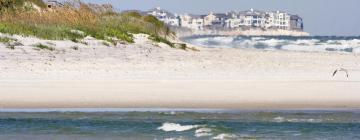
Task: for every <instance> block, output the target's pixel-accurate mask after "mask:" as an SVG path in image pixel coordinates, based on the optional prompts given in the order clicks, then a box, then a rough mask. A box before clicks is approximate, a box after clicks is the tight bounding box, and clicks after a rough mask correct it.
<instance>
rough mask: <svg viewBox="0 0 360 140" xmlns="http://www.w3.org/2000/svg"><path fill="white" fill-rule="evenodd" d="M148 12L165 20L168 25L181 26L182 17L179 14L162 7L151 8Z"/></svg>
mask: <svg viewBox="0 0 360 140" xmlns="http://www.w3.org/2000/svg"><path fill="white" fill-rule="evenodd" d="M147 14H148V15H152V16H155V17H156V18H158V19H159V20H160V21H163V22H164V23H166V24H168V25H171V26H180V19H179V17H178V16H177V15H174V14H172V13H170V12H168V11H166V10H163V9H161V8H160V7H157V8H154V9H151V10H149V11H148V12H147Z"/></svg>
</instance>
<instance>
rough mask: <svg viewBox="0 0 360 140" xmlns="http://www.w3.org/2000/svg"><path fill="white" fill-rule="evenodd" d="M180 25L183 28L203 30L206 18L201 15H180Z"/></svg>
mask: <svg viewBox="0 0 360 140" xmlns="http://www.w3.org/2000/svg"><path fill="white" fill-rule="evenodd" d="M180 25H181V27H186V28H190V29H195V30H203V29H204V17H203V16H201V15H190V14H184V15H180Z"/></svg>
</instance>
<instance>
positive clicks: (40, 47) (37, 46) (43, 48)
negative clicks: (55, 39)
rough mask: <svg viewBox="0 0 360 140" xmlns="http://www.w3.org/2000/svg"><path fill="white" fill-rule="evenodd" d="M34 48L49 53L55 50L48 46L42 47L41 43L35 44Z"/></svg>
mask: <svg viewBox="0 0 360 140" xmlns="http://www.w3.org/2000/svg"><path fill="white" fill-rule="evenodd" d="M34 47H35V48H37V49H39V50H49V51H54V50H55V48H53V47H49V46H47V45H44V44H41V43H40V44H36V45H35V46H34Z"/></svg>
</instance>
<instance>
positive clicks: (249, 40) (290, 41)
mask: <svg viewBox="0 0 360 140" xmlns="http://www.w3.org/2000/svg"><path fill="white" fill-rule="evenodd" d="M183 40H184V41H186V42H188V43H190V44H194V45H198V46H203V47H209V48H228V47H231V48H253V49H263V50H290V51H307V52H345V53H360V37H337V36H315V37H284V36H278V37H245V36H235V37H234V36H196V37H187V38H183Z"/></svg>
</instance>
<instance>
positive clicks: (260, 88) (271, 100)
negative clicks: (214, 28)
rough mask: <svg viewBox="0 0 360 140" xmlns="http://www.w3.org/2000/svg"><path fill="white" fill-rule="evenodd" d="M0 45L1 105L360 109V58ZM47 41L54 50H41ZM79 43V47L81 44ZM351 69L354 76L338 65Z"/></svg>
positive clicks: (146, 46)
mask: <svg viewBox="0 0 360 140" xmlns="http://www.w3.org/2000/svg"><path fill="white" fill-rule="evenodd" d="M15 38H17V39H18V40H20V41H21V43H22V44H23V45H22V46H15V49H14V50H12V49H9V48H6V47H5V46H4V45H0V107H1V108H81V107H86V108H100V107H102V108H103V107H104V108H113V107H115V108H117V107H121V108H123V107H124V108H125V107H131V108H132V107H134V108H137V107H139V108H143V107H149V108H157V107H159V108H233V109H242V108H249V109H251V108H359V107H360V92H359V91H360V55H358V54H351V53H334V52H332V53H324V52H292V51H264V50H255V49H233V48H217V49H215V48H214V49H209V48H198V49H199V50H200V51H192V50H187V51H184V50H181V49H174V48H170V47H168V46H166V45H164V44H156V43H153V42H150V41H149V40H147V39H146V37H144V36H142V35H137V39H136V40H135V41H136V43H135V44H130V45H118V46H110V47H108V46H105V45H103V44H102V42H100V41H97V40H93V39H91V38H87V39H85V40H84V42H87V44H88V45H84V44H81V43H74V42H71V41H46V40H39V39H36V38H29V37H28V38H23V37H20V36H15ZM38 42H41V43H44V44H48V45H50V46H52V47H54V48H55V50H54V51H50V50H36V49H34V47H33V46H32V45H34V44H36V43H38ZM74 46H77V49H74ZM339 67H344V68H346V69H348V70H349V73H350V77H349V78H346V77H345V74H344V73H341V72H340V73H338V75H336V76H335V77H332V73H333V71H334V70H335V69H337V68H339Z"/></svg>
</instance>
